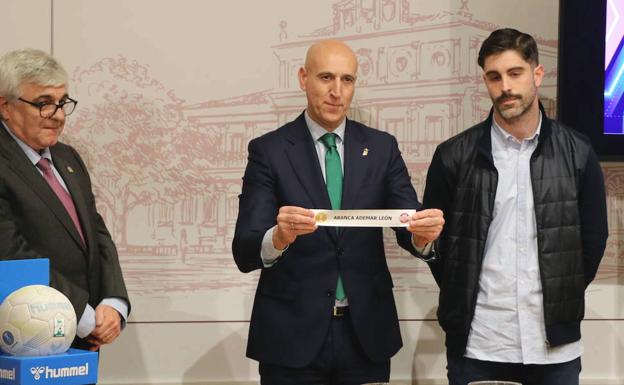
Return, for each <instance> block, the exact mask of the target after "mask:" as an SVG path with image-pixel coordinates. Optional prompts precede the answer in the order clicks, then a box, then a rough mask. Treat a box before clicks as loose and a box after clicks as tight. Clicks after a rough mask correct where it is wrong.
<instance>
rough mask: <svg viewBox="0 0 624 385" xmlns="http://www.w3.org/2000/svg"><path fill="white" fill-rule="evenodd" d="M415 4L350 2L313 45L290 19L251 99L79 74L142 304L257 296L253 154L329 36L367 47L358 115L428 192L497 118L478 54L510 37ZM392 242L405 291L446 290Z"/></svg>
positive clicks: (124, 65)
mask: <svg viewBox="0 0 624 385" xmlns="http://www.w3.org/2000/svg"><path fill="white" fill-rule="evenodd" d="M413 3H414V2H413V1H409V0H367V1H363V0H342V1H336V2H335V3H334V4H333V7H332V9H331V10H328V18H329V19H330V24H329V25H328V26H327V27H325V28H320V29H318V30H314V31H312V32H310V33H309V34H307V35H303V36H290V35H289V33H288V21H287V20H285V21H282V22H281V23H280V25H279V26H278V28H277V32H278V33H277V34H276V36H277V37H276V42H275V45H273V46H272V47H268V48H267V50H268V54H271V55H273V56H274V57H275V62H276V66H275V69H276V71H277V72H278V76H277V82H276V84H275V87H274V88H272V89H265V90H249V92H248V93H246V94H244V95H240V96H238V97H232V98H228V99H220V100H207V101H204V102H200V103H187V102H186V101H185V99H184V95H177V94H176V93H175V91H174V90H173V89H170V88H168V87H167V86H166V85H165V84H162V83H161V82H159V81H158V80H157V79H154V78H152V77H151V75H150V73H149V67H147V66H146V65H145V63H139V62H137V61H134V60H132V59H129V58H126V57H122V56H119V57H111V58H102V59H101V60H99V61H98V62H96V63H94V64H93V65H92V66H91V67H90V68H86V69H85V68H78V69H76V70H75V71H74V73H73V79H72V88H75V89H76V92H77V95H76V96H77V98H78V99H80V96H81V95H89V96H90V99H92V100H95V102H94V103H93V104H92V105H86V106H85V105H84V104H81V106H80V108H79V109H78V110H77V112H76V114H75V116H72V119H71V120H70V121H68V126H69V127H68V130H67V132H68V136H69V137H68V138H67V141H68V142H70V143H72V144H73V145H75V146H77V147H78V149H79V150H80V151H81V153H83V154H85V158H86V161H87V164H88V167H89V168H90V170H91V172H92V178H93V184H94V187H95V191H96V193H97V199H98V206H99V208H100V210H101V212H102V214H103V216H104V218H105V220H106V222H107V224H108V225H109V227H110V228H111V231H112V233H113V234H114V237H115V240H116V241H117V243H118V246H119V249H120V255H121V259H122V265H123V268H124V272H125V274H126V280H127V283H128V286H129V290H130V291H131V293H133V294H135V295H142V296H148V297H149V296H163V295H169V294H172V293H179V294H184V293H194V292H208V293H215V294H216V293H222V292H228V291H242V292H244V293H248V294H249V295H250V296H251V293H253V290H254V288H255V283H256V278H257V275H254V274H251V275H243V274H240V273H239V272H238V270H237V269H236V267H235V265H234V263H233V260H232V256H231V251H230V244H231V241H232V237H233V231H234V223H235V220H236V217H237V211H238V194H239V193H240V187H241V177H242V174H243V171H244V168H245V165H246V161H247V159H246V158H247V143H248V142H249V140H251V139H252V138H254V137H257V136H259V135H261V134H263V133H265V132H267V131H269V130H273V129H275V128H276V127H278V126H280V125H282V124H284V123H285V122H287V121H289V120H292V119H294V118H295V117H296V116H297V115H298V114H300V113H301V112H302V111H303V109H304V108H305V105H306V99H305V95H304V94H303V92H302V91H301V90H300V89H299V84H298V81H297V71H298V69H299V67H301V65H302V64H303V61H304V57H305V52H306V49H307V47H308V46H309V45H310V44H311V43H314V42H315V41H317V40H319V39H325V38H337V39H341V40H343V41H345V42H346V43H347V44H349V45H350V46H351V47H352V48H353V49H354V51H355V52H356V54H357V57H358V62H359V74H358V80H357V83H358V84H357V91H356V95H355V99H354V102H353V104H352V109H351V112H350V117H351V118H353V119H356V120H359V121H362V122H364V123H365V124H367V125H370V126H372V127H377V128H379V129H381V130H384V131H387V132H390V133H392V134H393V135H395V136H396V137H397V140H398V141H399V144H400V147H401V150H402V152H403V157H404V159H405V161H406V163H407V166H408V168H409V170H410V173H411V175H412V182H413V184H414V185H415V187H416V189H417V191H419V193H422V190H423V187H424V182H425V176H426V170H427V167H428V165H429V162H430V160H431V157H432V155H433V152H434V150H435V146H436V145H437V144H438V143H439V142H441V141H443V140H444V139H446V138H449V137H451V136H453V135H455V134H457V133H459V132H461V131H462V130H464V129H465V128H467V127H469V126H471V125H473V124H475V123H476V122H478V121H480V120H482V119H483V118H484V117H485V116H486V115H487V113H488V112H489V109H490V106H491V101H490V99H489V96H488V94H487V92H486V90H485V88H484V86H483V85H482V80H481V69H480V68H479V67H478V65H477V63H476V57H477V53H478V49H479V47H480V45H481V42H482V41H483V40H484V39H485V38H486V37H487V36H488V35H489V33H490V32H491V31H492V30H494V29H496V28H498V27H499V26H497V25H493V24H491V23H488V22H484V21H480V20H475V19H474V18H473V16H472V14H471V13H470V9H469V8H470V7H469V2H468V1H461V2H460V5H459V6H457V8H456V9H455V10H448V11H439V12H437V13H433V14H420V13H418V12H416V11H415V8H416V7H413V6H412V5H413ZM537 40H538V44H539V49H540V59H541V62H542V63H543V64H544V65H545V68H546V69H547V70H548V72H547V74H546V77H545V80H544V84H543V86H542V89H541V92H542V95H541V97H542V101H543V103H544V105H545V107H546V109H547V112H548V114H549V115H550V116H554V112H555V101H554V99H553V96H554V94H555V85H556V75H557V74H556V61H557V55H556V53H557V41H556V39H546V38H542V37H539V36H537ZM605 177H606V182H607V187H608V191H609V194H610V199H609V226H610V231H611V237H610V239H609V245H608V250H607V254H606V256H605V259H604V261H603V264H602V267H601V270H600V278H609V277H614V276H617V275H621V274H622V273H623V269H624V260H623V255H624V245H622V234H623V233H624V231H623V229H624V225H623V223H622V221H623V219H622V218H624V215H623V214H624V212H623V210H624V207H621V205H622V203H621V202H622V201H623V198H624V197H623V195H624V194H623V193H624V169H622V168H621V167H609V166H607V167H606V168H605ZM616 197H617V199H616ZM387 236H388V237H389V236H390V233H388V234H387ZM387 244H388V245H389V246H388V247H387V255H388V258H389V263H390V266H391V271H392V273H393V278H394V281H395V290H396V291H397V292H407V293H410V292H428V293H435V292H437V288H436V287H435V284H434V282H433V280H432V279H430V278H429V271H428V268H427V267H426V265H425V264H423V263H420V262H419V261H416V260H414V259H413V258H411V257H408V256H407V255H405V254H403V253H402V252H400V251H399V248H398V247H396V246H394V245H393V242H392V241H391V239H388V242H387ZM419 276H421V277H424V276H427V277H428V279H420V278H419Z"/></svg>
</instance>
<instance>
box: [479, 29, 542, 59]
mask: <svg viewBox="0 0 624 385" xmlns="http://www.w3.org/2000/svg"><path fill="white" fill-rule="evenodd" d="M508 50H514V51H516V52H518V53H519V54H520V55H521V56H522V58H523V59H524V60H525V61H527V62H529V63H531V64H534V65H538V64H539V53H538V52H537V43H536V42H535V39H533V36H531V35H529V34H528V33H524V32H520V31H518V30H516V29H513V28H503V29H497V30H496V31H494V32H492V33H491V34H490V36H488V38H487V39H485V41H483V44H482V45H481V49H480V50H479V59H478V60H477V62H478V63H479V66H480V67H481V68H483V65H484V63H485V59H487V58H488V57H489V56H492V55H496V54H499V53H502V52H504V51H508Z"/></svg>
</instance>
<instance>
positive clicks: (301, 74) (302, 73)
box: [298, 67, 308, 92]
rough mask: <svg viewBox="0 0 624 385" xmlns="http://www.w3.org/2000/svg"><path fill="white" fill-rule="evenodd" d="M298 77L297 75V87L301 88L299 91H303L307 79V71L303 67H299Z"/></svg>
mask: <svg viewBox="0 0 624 385" xmlns="http://www.w3.org/2000/svg"><path fill="white" fill-rule="evenodd" d="M298 77H299V88H301V91H304V92H305V90H306V80H308V73H307V72H306V70H305V68H303V67H301V68H299V73H298Z"/></svg>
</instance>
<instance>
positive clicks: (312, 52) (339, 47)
mask: <svg viewBox="0 0 624 385" xmlns="http://www.w3.org/2000/svg"><path fill="white" fill-rule="evenodd" d="M328 55H342V56H344V58H345V59H349V60H352V61H353V63H354V64H355V69H356V71H357V59H356V57H355V53H354V52H353V50H352V49H351V47H349V46H348V45H346V44H345V43H343V42H341V41H340V40H321V41H319V42H318V43H315V44H312V45H311V46H310V48H308V53H307V54H306V60H305V68H306V69H307V70H309V68H310V66H311V65H314V64H316V62H317V61H318V60H319V58H323V57H325V56H328Z"/></svg>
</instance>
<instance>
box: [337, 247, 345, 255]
mask: <svg viewBox="0 0 624 385" xmlns="http://www.w3.org/2000/svg"><path fill="white" fill-rule="evenodd" d="M336 253H337V254H338V256H339V257H340V256H342V255H343V254H344V249H343V248H342V247H339V248H337V249H336Z"/></svg>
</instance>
